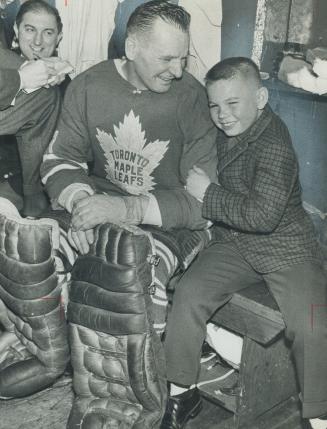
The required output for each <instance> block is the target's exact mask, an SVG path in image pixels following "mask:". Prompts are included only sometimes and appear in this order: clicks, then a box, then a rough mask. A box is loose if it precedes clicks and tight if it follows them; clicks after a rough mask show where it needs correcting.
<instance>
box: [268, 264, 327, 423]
mask: <svg viewBox="0 0 327 429" xmlns="http://www.w3.org/2000/svg"><path fill="white" fill-rule="evenodd" d="M264 279H265V281H266V282H267V285H268V287H269V289H270V290H271V292H272V294H273V296H274V297H275V299H276V301H277V303H278V305H279V308H280V311H281V313H282V315H283V318H284V321H285V325H286V331H285V334H286V337H287V338H288V339H289V340H290V341H291V342H292V351H293V354H294V358H295V363H296V369H297V374H298V379H299V384H300V389H301V399H302V403H303V417H305V418H310V417H318V416H320V415H322V414H326V413H327V278H326V274H325V273H324V272H323V270H322V269H321V267H320V266H319V265H318V264H312V263H309V262H307V263H303V264H297V265H294V266H292V267H289V268H285V269H282V270H279V271H276V272H273V273H270V274H266V275H264Z"/></svg>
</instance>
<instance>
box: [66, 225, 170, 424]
mask: <svg viewBox="0 0 327 429" xmlns="http://www.w3.org/2000/svg"><path fill="white" fill-rule="evenodd" d="M153 251H154V250H153V240H152V237H151V236H150V234H149V233H145V232H144V231H141V230H140V229H138V228H136V227H135V228H131V229H124V228H121V227H119V226H115V225H110V224H105V225H101V226H100V227H98V228H97V229H96V235H95V241H94V243H93V245H92V246H91V250H90V252H89V254H88V255H86V256H80V257H79V258H78V259H77V261H76V263H75V266H74V269H73V273H72V285H71V289H70V297H69V298H70V299H69V304H68V320H69V334H70V343H71V356H72V366H73V369H74V376H73V382H74V390H75V393H76V398H75V401H74V404H73V408H72V411H71V414H70V417H69V421H68V426H67V428H69V429H74V428H76V429H77V428H83V429H88V428H92V429H93V428H104V427H106V428H119V429H123V428H124V429H128V428H134V429H154V428H159V427H160V423H161V419H162V416H163V413H164V409H165V402H166V396H167V392H166V377H165V364H164V358H163V356H164V353H163V350H162V345H161V341H160V339H159V337H158V336H157V334H156V333H155V332H154V330H153V326H152V325H153V323H152V320H151V316H150V314H151V313H150V308H151V306H152V302H151V298H150V295H149V293H150V291H151V285H152V281H153V278H154V273H153V271H154V270H153V267H152V265H151V264H150V262H149V261H150V259H151V258H150V256H151V255H152V254H153Z"/></svg>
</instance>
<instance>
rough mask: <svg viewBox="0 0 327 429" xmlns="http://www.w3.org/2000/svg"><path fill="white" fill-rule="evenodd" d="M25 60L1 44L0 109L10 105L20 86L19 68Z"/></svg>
mask: <svg viewBox="0 0 327 429" xmlns="http://www.w3.org/2000/svg"><path fill="white" fill-rule="evenodd" d="M23 62H24V60H23V58H21V57H20V56H19V55H18V54H16V53H15V52H12V51H10V50H9V49H4V48H3V47H1V45H0V110H4V109H6V108H7V107H9V106H10V104H11V103H12V101H13V99H14V98H15V96H16V95H17V92H18V91H19V87H20V76H19V73H18V69H19V67H20V66H21V64H23Z"/></svg>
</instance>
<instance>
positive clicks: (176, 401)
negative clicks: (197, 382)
mask: <svg viewBox="0 0 327 429" xmlns="http://www.w3.org/2000/svg"><path fill="white" fill-rule="evenodd" d="M201 408H202V400H201V397H200V393H199V390H198V389H197V388H194V389H190V390H187V391H186V392H183V393H181V394H180V395H176V396H169V398H168V402H167V406H166V412H165V415H164V417H163V419H162V423H161V426H160V429H183V428H184V427H185V425H186V423H187V421H188V420H189V419H190V418H194V417H196V416H197V415H198V414H199V412H200V411H201Z"/></svg>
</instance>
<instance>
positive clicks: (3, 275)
mask: <svg viewBox="0 0 327 429" xmlns="http://www.w3.org/2000/svg"><path fill="white" fill-rule="evenodd" d="M58 246H59V227H58V224H57V223H56V222H55V221H51V220H39V221H32V220H27V219H22V218H20V217H19V215H17V214H15V213H14V211H12V212H9V214H8V212H6V213H0V299H1V302H2V305H3V306H4V307H5V309H6V323H2V324H3V325H4V327H5V329H6V331H8V332H10V331H11V332H14V334H15V336H16V339H19V342H20V348H19V349H18V348H17V342H16V345H15V347H14V350H15V351H16V353H15V356H14V357H13V355H12V354H10V353H9V355H10V358H8V347H11V351H12V350H13V345H12V344H11V345H9V344H7V345H4V342H3V347H0V362H1V367H0V396H1V397H2V398H12V397H21V396H26V395H30V394H32V393H35V392H37V391H39V390H41V389H43V388H45V387H48V386H49V385H51V384H52V383H53V382H54V381H55V380H56V379H57V378H58V377H59V376H60V375H61V374H62V373H63V372H64V370H65V368H66V365H67V363H68V360H69V347H68V337H67V325H66V321H65V318H64V314H63V311H62V308H61V286H60V285H59V282H58V276H57V273H56V264H55V250H56V249H58ZM6 334H7V332H6ZM3 335H5V334H3ZM0 338H1V337H0ZM0 345H1V341H0ZM1 356H2V357H1ZM4 356H5V358H4ZM20 358H21V360H20Z"/></svg>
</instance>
